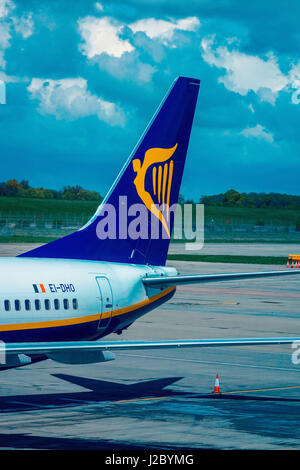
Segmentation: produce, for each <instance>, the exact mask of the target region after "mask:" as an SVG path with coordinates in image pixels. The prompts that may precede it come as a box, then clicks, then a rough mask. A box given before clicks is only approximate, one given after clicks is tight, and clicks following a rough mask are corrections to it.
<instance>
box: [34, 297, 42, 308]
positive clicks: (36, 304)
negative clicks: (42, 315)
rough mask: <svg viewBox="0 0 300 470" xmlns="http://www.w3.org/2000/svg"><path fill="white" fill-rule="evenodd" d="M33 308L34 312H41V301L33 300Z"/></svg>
mask: <svg viewBox="0 0 300 470" xmlns="http://www.w3.org/2000/svg"><path fill="white" fill-rule="evenodd" d="M34 306H35V309H36V310H41V301H40V300H38V299H35V301H34Z"/></svg>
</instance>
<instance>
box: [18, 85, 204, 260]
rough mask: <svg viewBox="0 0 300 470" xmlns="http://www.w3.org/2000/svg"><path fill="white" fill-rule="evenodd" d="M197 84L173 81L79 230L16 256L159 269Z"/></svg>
mask: <svg viewBox="0 0 300 470" xmlns="http://www.w3.org/2000/svg"><path fill="white" fill-rule="evenodd" d="M199 85H200V81H199V80H197V79H192V78H187V77H179V78H177V79H176V80H175V81H174V83H173V84H172V86H171V88H170V90H169V91H168V93H167V95H166V96H165V98H164V99H163V101H162V103H161V105H160V106H159V108H158V110H157V111H156V113H155V114H154V116H153V118H152V120H151V121H150V123H149V124H148V126H147V128H146V130H145V132H144V133H143V135H142V137H141V138H140V140H139V141H138V143H137V145H136V147H135V148H134V150H133V152H132V153H131V155H130V156H129V158H128V160H127V161H126V163H125V165H124V167H123V168H122V170H121V172H120V174H119V176H118V177H117V179H116V180H115V182H114V184H113V185H112V187H111V189H110V191H109V192H108V194H107V195H106V197H105V199H104V200H103V202H102V203H101V205H100V206H99V207H98V209H97V211H96V213H95V214H94V216H93V217H92V218H91V219H90V220H89V222H88V223H87V224H86V225H85V226H84V227H82V228H81V229H80V230H78V231H77V232H74V233H72V234H70V235H67V236H65V237H63V238H60V239H58V240H55V241H53V242H51V243H48V244H46V245H43V246H41V247H38V248H36V249H34V250H31V251H29V252H27V253H24V254H22V255H20V256H23V257H37V258H64V259H83V260H95V261H110V262H119V263H132V264H151V265H164V264H165V262H166V258H167V252H168V248H169V242H170V235H171V233H172V228H173V223H174V212H173V211H171V210H170V208H171V207H172V206H173V205H174V204H177V201H178V195H179V189H180V184H181V179H182V174H183V169H184V164H185V159H186V153H187V148H188V143H189V138H190V133H191V128H192V123H193V118H194V113H195V107H196V102H197V97H198V91H199Z"/></svg>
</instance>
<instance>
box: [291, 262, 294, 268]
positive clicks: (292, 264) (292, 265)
mask: <svg viewBox="0 0 300 470" xmlns="http://www.w3.org/2000/svg"><path fill="white" fill-rule="evenodd" d="M293 267H294V261H293V260H292V263H291V268H293Z"/></svg>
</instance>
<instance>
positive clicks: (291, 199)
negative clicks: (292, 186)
mask: <svg viewBox="0 0 300 470" xmlns="http://www.w3.org/2000/svg"><path fill="white" fill-rule="evenodd" d="M200 203H202V204H205V205H206V206H222V207H255V208H274V209H300V196H291V195H289V194H279V193H268V194H266V193H239V192H238V191H236V190H235V189H230V190H229V191H226V192H225V193H221V194H217V195H214V196H202V197H201V199H200Z"/></svg>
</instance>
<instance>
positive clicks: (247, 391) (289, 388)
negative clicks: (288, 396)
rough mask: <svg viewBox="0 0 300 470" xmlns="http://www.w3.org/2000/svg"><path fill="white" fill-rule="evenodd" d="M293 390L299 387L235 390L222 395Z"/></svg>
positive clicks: (299, 386)
mask: <svg viewBox="0 0 300 470" xmlns="http://www.w3.org/2000/svg"><path fill="white" fill-rule="evenodd" d="M293 388H300V385H293V386H291V387H274V388H258V389H254V390H235V391H234V392H224V393H225V395H228V394H229V393H253V392H271V391H273V390H291V389H293Z"/></svg>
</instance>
